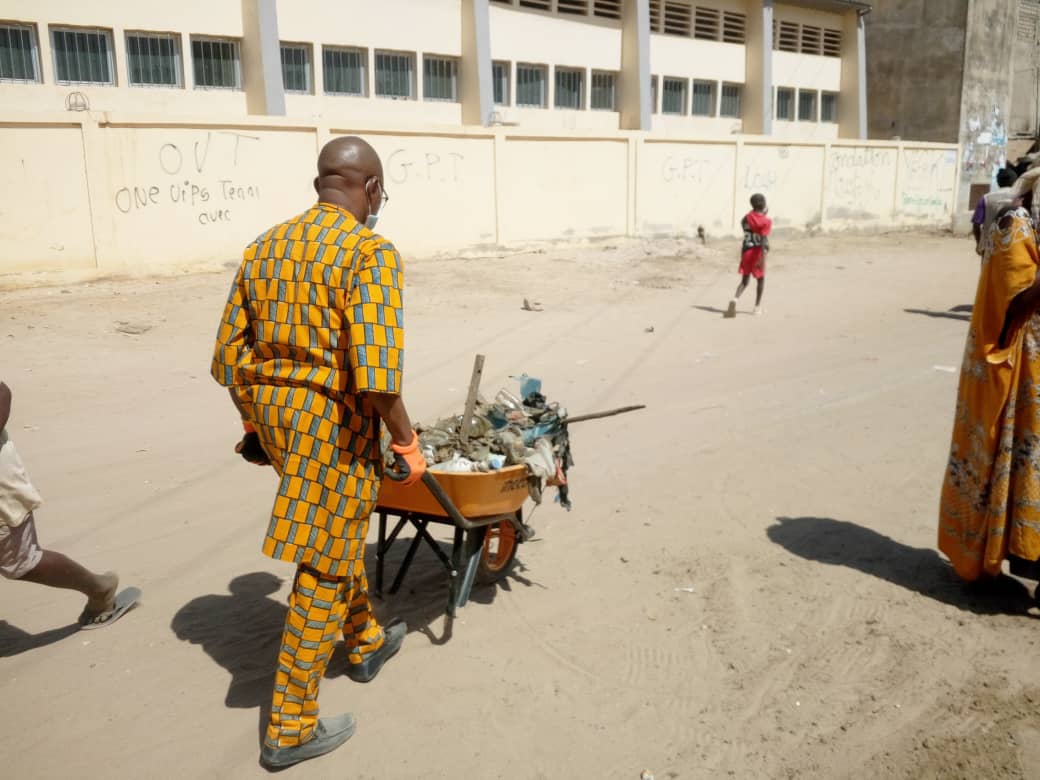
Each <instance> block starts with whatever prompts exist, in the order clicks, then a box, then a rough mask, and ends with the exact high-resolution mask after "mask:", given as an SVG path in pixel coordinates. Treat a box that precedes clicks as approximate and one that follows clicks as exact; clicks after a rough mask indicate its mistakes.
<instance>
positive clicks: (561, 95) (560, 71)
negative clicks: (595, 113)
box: [555, 68, 585, 109]
mask: <svg viewBox="0 0 1040 780" xmlns="http://www.w3.org/2000/svg"><path fill="white" fill-rule="evenodd" d="M555 106H556V108H573V109H582V108H585V71H583V70H579V69H576V68H557V69H556V100H555Z"/></svg>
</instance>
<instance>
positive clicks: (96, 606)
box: [84, 571, 119, 618]
mask: <svg viewBox="0 0 1040 780" xmlns="http://www.w3.org/2000/svg"><path fill="white" fill-rule="evenodd" d="M97 583H98V590H97V593H95V594H94V595H92V596H90V598H88V599H87V606H86V609H85V610H84V614H86V615H87V617H91V618H93V617H97V616H98V615H100V614H102V613H104V612H108V611H109V610H111V609H112V608H113V607H115V604H116V590H117V589H118V588H119V577H118V576H117V575H116V573H115V572H113V571H110V572H108V573H107V574H102V575H101V576H100V577H98V578H97Z"/></svg>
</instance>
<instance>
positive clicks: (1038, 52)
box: [1008, 0, 1040, 137]
mask: <svg viewBox="0 0 1040 780" xmlns="http://www.w3.org/2000/svg"><path fill="white" fill-rule="evenodd" d="M1011 72H1012V77H1011V117H1010V121H1009V123H1008V125H1009V126H1008V130H1009V135H1011V136H1012V137H1013V136H1016V135H1019V136H1030V137H1035V136H1036V135H1037V134H1038V133H1040V122H1038V119H1040V0H1021V1H1020V3H1019V7H1018V19H1017V23H1016V25H1015V49H1014V52H1013V54H1012V58H1011Z"/></svg>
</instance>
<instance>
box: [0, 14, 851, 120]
mask: <svg viewBox="0 0 1040 780" xmlns="http://www.w3.org/2000/svg"><path fill="white" fill-rule="evenodd" d="M867 10H869V6H868V5H867V4H866V3H863V2H851V1H850V0H788V1H787V2H783V3H781V2H775V3H774V2H771V0H638V1H637V0H629V1H627V2H626V1H625V0H490V2H489V0H342V1H341V2H335V1H334V0H277V2H276V0H253V1H251V2H244V3H243V2H240V1H239V0H206V1H205V2H203V1H202V0H185V2H179V3H165V2H163V3H161V2H147V1H145V2H141V1H140V0H108V1H107V2H104V3H84V2H79V1H78V0H50V2H40V1H39V0H6V2H5V3H4V4H3V8H2V9H0V14H3V17H6V18H0V106H3V110H4V112H5V113H7V112H10V111H54V110H63V109H66V108H68V109H88V110H90V111H95V112H97V111H107V112H133V113H138V112H148V113H161V114H165V115H170V116H190V117H192V118H199V117H213V118H228V117H240V116H243V115H247V114H251V115H269V116H283V115H284V116H288V117H292V118H298V119H303V118H307V119H331V120H342V119H353V120H364V121H382V122H390V123H422V124H426V125H429V124H435V125H443V126H455V127H458V126H461V125H489V124H502V125H506V126H512V125H516V126H520V127H529V128H553V129H568V130H590V131H602V130H618V129H629V130H651V129H653V130H665V131H676V132H684V133H701V134H705V133H706V134H716V135H717V134H732V133H751V134H764V135H774V136H780V137H790V138H809V139H829V138H839V137H840V138H861V137H865V135H866V133H865V130H866V103H865V99H866V94H865V78H864V74H865V68H866V62H865V56H864V55H865V52H864V40H863V14H864V12H866V11H867Z"/></svg>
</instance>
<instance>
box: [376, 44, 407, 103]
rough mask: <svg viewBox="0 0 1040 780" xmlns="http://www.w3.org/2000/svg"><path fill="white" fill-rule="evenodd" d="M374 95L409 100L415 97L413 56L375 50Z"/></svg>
mask: <svg viewBox="0 0 1040 780" xmlns="http://www.w3.org/2000/svg"><path fill="white" fill-rule="evenodd" d="M375 75H376V95H378V96H379V97H387V98H395V99H398V100H410V99H412V98H414V97H415V57H414V55H412V54H401V53H397V52H387V51H377V52H376V71H375Z"/></svg>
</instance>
